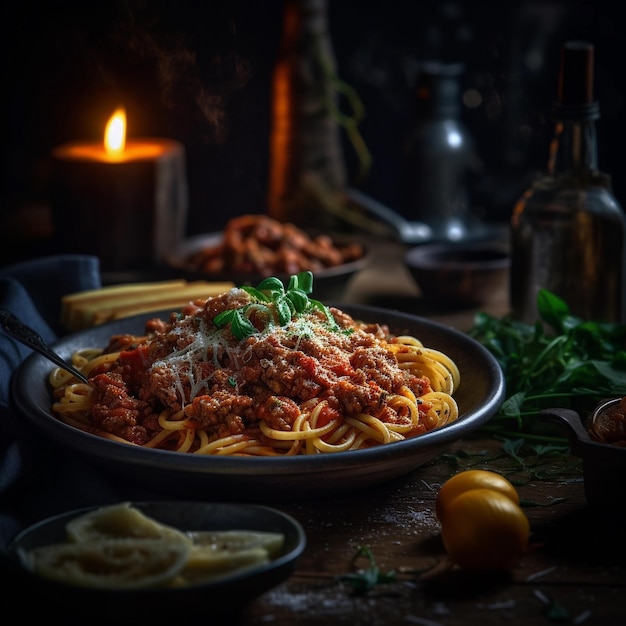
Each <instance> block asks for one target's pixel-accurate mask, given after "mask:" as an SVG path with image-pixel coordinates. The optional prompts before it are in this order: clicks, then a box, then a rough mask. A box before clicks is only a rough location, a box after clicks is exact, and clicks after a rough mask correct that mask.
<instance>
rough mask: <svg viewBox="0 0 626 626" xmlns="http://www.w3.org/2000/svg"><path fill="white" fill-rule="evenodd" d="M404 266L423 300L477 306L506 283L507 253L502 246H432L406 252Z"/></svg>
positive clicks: (442, 244)
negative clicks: (430, 299) (429, 299)
mask: <svg viewBox="0 0 626 626" xmlns="http://www.w3.org/2000/svg"><path fill="white" fill-rule="evenodd" d="M404 260H405V264H406V267H407V269H408V270H409V272H410V273H411V276H412V277H413V279H414V280H415V282H416V283H417V286H418V287H419V289H420V292H421V293H422V295H423V296H424V297H425V298H432V299H433V300H437V301H440V302H443V303H446V304H455V305H462V306H479V305H481V304H482V303H484V302H485V301H486V300H487V299H488V298H489V296H490V295H491V294H493V293H494V292H495V291H497V290H498V289H501V288H502V287H504V285H505V284H506V280H507V277H508V271H509V254H508V252H507V250H506V248H505V247H504V246H500V245H497V244H491V243H484V242H474V243H433V244H428V245H423V246H417V247H414V248H411V249H410V250H408V252H407V253H406V255H405V258H404Z"/></svg>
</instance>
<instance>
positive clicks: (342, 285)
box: [167, 233, 370, 300]
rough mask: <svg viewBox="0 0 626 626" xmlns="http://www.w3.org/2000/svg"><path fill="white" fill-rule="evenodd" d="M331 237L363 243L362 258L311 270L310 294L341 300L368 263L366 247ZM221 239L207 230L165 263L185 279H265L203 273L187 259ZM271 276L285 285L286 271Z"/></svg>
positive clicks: (247, 282) (248, 281)
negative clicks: (354, 277) (349, 285)
mask: <svg viewBox="0 0 626 626" xmlns="http://www.w3.org/2000/svg"><path fill="white" fill-rule="evenodd" d="M331 238H332V239H333V241H334V242H335V243H337V244H342V243H343V244H345V243H359V245H361V246H363V252H364V253H363V256H362V257H361V258H359V259H356V260H354V261H351V262H349V263H344V264H342V265H336V266H334V267H327V268H324V269H320V270H316V271H314V272H313V277H314V280H313V295H314V297H315V298H319V299H323V300H328V299H340V298H341V297H342V296H343V293H344V291H345V289H346V287H347V284H348V281H349V280H350V279H351V278H352V277H353V276H354V275H355V274H356V273H357V272H360V271H361V270H363V269H365V268H366V267H367V266H368V265H369V263H370V255H369V253H368V250H367V248H366V247H365V246H364V245H363V244H362V243H361V242H360V241H358V240H356V239H354V238H349V237H347V236H341V235H336V236H335V235H331ZM221 240H222V233H209V234H203V235H196V236H194V237H190V238H189V239H187V240H186V241H185V242H183V243H182V244H181V246H180V248H179V249H178V250H177V251H176V252H174V253H173V254H172V255H171V256H170V258H169V259H168V260H167V261H168V264H169V266H170V267H171V268H172V269H174V270H175V271H176V272H177V273H178V274H180V275H182V276H183V277H184V278H186V279H187V280H213V281H230V282H233V283H235V285H252V286H256V285H257V284H258V283H260V282H261V281H262V280H263V279H264V278H265V276H263V275H261V274H251V273H245V272H227V271H225V272H219V273H210V272H204V271H201V270H199V269H198V268H196V267H194V266H193V265H192V264H190V263H189V262H188V258H189V255H191V254H193V253H195V252H200V251H201V250H203V249H204V248H207V247H212V246H216V245H217V244H219V243H220V242H221ZM272 276H276V277H277V278H280V280H281V281H282V282H283V283H285V284H287V283H288V282H289V276H288V275H287V274H280V273H278V274H272Z"/></svg>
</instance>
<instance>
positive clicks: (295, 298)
mask: <svg viewBox="0 0 626 626" xmlns="http://www.w3.org/2000/svg"><path fill="white" fill-rule="evenodd" d="M286 296H287V298H289V300H290V301H291V303H292V304H293V307H294V309H295V311H296V312H297V313H304V312H305V311H306V310H307V308H308V306H309V297H308V296H307V295H306V293H304V291H302V290H300V289H290V290H289V291H288V292H287V294H286Z"/></svg>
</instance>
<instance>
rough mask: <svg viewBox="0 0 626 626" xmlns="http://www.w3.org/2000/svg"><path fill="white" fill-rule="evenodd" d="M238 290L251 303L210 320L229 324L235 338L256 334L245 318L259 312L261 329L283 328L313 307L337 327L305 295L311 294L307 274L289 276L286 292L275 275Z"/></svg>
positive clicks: (326, 312)
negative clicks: (240, 290) (274, 326)
mask: <svg viewBox="0 0 626 626" xmlns="http://www.w3.org/2000/svg"><path fill="white" fill-rule="evenodd" d="M242 289H243V290H244V291H246V292H247V293H248V294H249V295H250V296H251V297H252V299H253V301H252V302H251V303H249V304H245V305H244V306H242V307H240V308H238V309H229V310H227V311H222V312H220V313H218V314H217V315H216V316H215V317H214V318H213V323H214V324H215V325H216V326H218V327H220V328H221V327H224V326H227V325H230V330H231V332H232V334H233V335H234V336H235V338H237V339H245V338H246V337H249V336H251V335H254V334H255V333H258V332H259V329H257V328H256V327H255V326H254V324H253V323H252V322H251V321H250V318H249V315H250V314H251V313H253V312H256V313H259V312H260V313H262V314H263V315H264V316H265V320H266V326H265V327H266V328H268V327H270V326H271V325H278V326H286V325H287V324H288V323H289V322H290V321H291V319H292V317H293V316H294V315H297V314H302V313H306V312H307V311H309V310H310V309H312V308H316V309H319V310H320V311H322V312H323V313H324V315H325V316H326V319H327V321H328V323H329V324H330V325H331V326H332V327H337V324H336V322H335V319H334V318H333V316H332V314H331V312H330V310H329V309H328V307H326V306H325V305H323V304H322V303H321V302H320V301H319V300H315V299H313V298H309V296H308V294H309V293H311V292H312V291H313V274H312V273H311V272H300V273H299V274H294V275H292V276H291V277H290V279H289V284H288V286H287V289H285V287H284V285H283V283H282V282H281V281H280V280H279V279H278V278H276V277H275V276H270V277H268V278H264V279H263V280H262V281H261V282H260V283H259V284H258V285H257V286H256V287H247V286H246V287H242Z"/></svg>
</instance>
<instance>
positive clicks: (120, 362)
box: [50, 272, 460, 456]
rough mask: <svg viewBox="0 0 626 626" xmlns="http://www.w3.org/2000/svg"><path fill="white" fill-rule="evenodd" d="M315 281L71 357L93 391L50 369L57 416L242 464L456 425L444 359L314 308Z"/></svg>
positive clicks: (214, 307)
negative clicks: (243, 458)
mask: <svg viewBox="0 0 626 626" xmlns="http://www.w3.org/2000/svg"><path fill="white" fill-rule="evenodd" d="M311 280H312V278H311V274H310V272H303V273H301V274H298V275H297V276H292V279H291V282H290V285H289V288H288V289H287V290H285V289H284V288H283V286H282V284H281V283H280V281H277V279H274V278H269V279H266V280H265V281H263V282H262V283H261V284H260V285H259V286H258V287H257V288H251V287H242V288H233V289H231V290H230V291H228V292H226V293H223V294H221V295H218V296H214V297H210V298H208V299H207V300H206V302H202V303H196V304H194V305H190V306H188V307H186V309H184V310H183V311H182V312H181V313H172V314H171V316H170V319H169V320H168V321H165V320H161V319H158V318H154V319H152V320H149V321H148V322H147V323H146V328H145V334H144V335H141V336H138V335H115V336H113V337H111V338H110V341H109V343H108V345H107V346H106V347H105V348H103V349H88V350H83V351H79V352H76V353H75V354H74V355H73V356H72V361H73V364H74V365H75V366H76V367H77V368H78V369H79V370H81V371H82V372H83V373H85V374H86V375H87V376H88V378H89V381H90V384H89V385H87V384H84V383H80V382H77V381H76V379H75V378H73V377H72V376H71V374H68V373H66V372H65V371H63V370H60V369H58V368H57V369H55V370H53V371H52V373H51V375H50V384H51V385H52V387H53V390H54V391H53V396H54V402H53V405H52V409H53V411H54V412H55V413H56V414H57V415H58V417H59V418H60V419H61V420H62V421H64V422H66V423H68V424H70V425H72V426H74V427H76V428H80V429H82V430H85V431H88V432H91V433H95V434H97V435H100V436H102V437H106V438H109V439H114V440H116V441H121V442H126V443H129V444H133V445H139V446H144V447H147V448H159V449H164V450H171V451H177V452H184V453H192V454H204V455H248V456H277V455H279V456H291V455H302V454H318V453H335V452H343V451H348V450H356V449H360V448H367V447H371V446H376V445H381V444H388V443H393V442H396V441H400V440H403V439H406V438H409V437H415V436H418V435H420V434H423V433H426V432H428V431H430V430H433V429H435V428H439V427H441V426H443V425H445V424H448V423H450V422H452V421H454V420H456V419H457V417H458V414H459V413H458V407H457V404H456V401H455V400H454V398H453V393H454V392H455V390H456V389H457V387H458V385H459V382H460V374H459V371H458V368H457V367H456V365H455V363H454V362H453V360H452V359H451V358H450V357H449V356H448V355H446V354H444V353H442V352H439V351H437V350H434V349H432V348H428V347H426V346H424V345H423V344H422V343H421V341H419V340H418V339H417V338H416V337H411V336H393V335H391V334H390V333H389V329H388V328H387V327H386V326H383V325H380V324H366V323H364V322H360V321H358V320H355V319H353V318H352V317H351V316H350V315H348V314H347V313H345V312H343V311H341V310H339V309H337V308H330V307H326V306H324V305H322V304H321V303H320V302H318V301H316V300H312V299H309V298H308V296H307V293H310V291H311ZM277 283H278V284H277Z"/></svg>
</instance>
